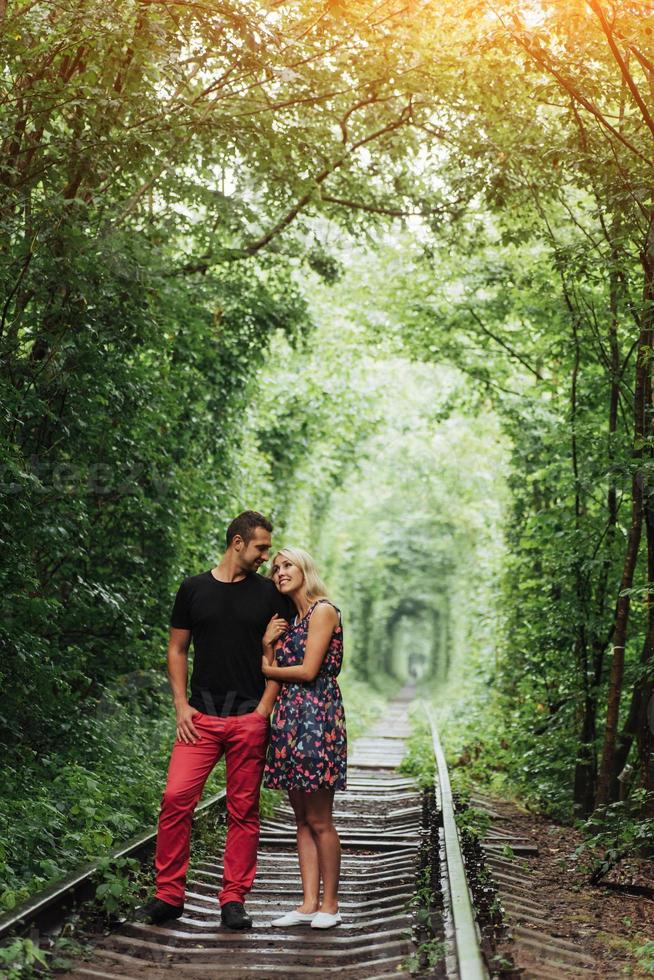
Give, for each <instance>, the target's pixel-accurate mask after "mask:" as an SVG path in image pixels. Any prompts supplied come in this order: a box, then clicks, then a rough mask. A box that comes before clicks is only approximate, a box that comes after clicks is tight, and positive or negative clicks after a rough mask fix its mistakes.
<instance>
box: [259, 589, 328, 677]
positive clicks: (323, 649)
mask: <svg viewBox="0 0 654 980" xmlns="http://www.w3.org/2000/svg"><path fill="white" fill-rule="evenodd" d="M337 626H338V613H337V612H336V610H335V609H334V607H333V606H332V605H329V604H328V603H326V602H321V603H320V605H319V606H316V608H315V609H314V611H313V612H312V613H311V619H310V620H309V632H308V634H307V645H306V649H305V651H304V662H303V663H301V664H298V665H297V667H277V666H274V665H272V664H270V663H269V662H268V660H267V658H266V657H265V655H264V657H263V658H262V663H261V669H262V671H263V673H264V674H265V676H266V677H270V678H271V679H272V680H274V681H312V680H314V678H315V677H316V676H317V674H318V671H319V670H320V665H321V664H322V662H323V660H324V658H325V654H326V653H327V650H328V648H329V644H330V641H331V638H332V634H333V632H334V630H335V629H336V627H337Z"/></svg>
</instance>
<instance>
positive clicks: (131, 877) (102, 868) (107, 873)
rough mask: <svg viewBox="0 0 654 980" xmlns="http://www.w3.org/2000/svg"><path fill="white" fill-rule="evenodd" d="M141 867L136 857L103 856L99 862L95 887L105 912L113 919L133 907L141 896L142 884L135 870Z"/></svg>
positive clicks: (96, 894)
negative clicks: (97, 882)
mask: <svg viewBox="0 0 654 980" xmlns="http://www.w3.org/2000/svg"><path fill="white" fill-rule="evenodd" d="M139 869H140V865H139V862H138V861H136V860H134V858H113V859H110V858H102V859H101V860H100V861H99V862H98V870H97V873H96V878H97V879H98V881H99V884H98V885H97V887H96V889H95V897H96V898H97V899H98V902H99V904H100V907H101V909H102V912H103V914H104V915H105V916H106V917H107V918H109V919H111V918H116V917H117V916H118V915H119V914H120V913H123V912H126V911H127V910H128V909H132V908H133V907H134V905H135V904H136V902H137V899H138V898H139V892H140V884H139V881H138V879H137V878H136V877H135V872H137V871H138V870H139Z"/></svg>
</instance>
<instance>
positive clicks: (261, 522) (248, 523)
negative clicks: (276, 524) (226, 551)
mask: <svg viewBox="0 0 654 980" xmlns="http://www.w3.org/2000/svg"><path fill="white" fill-rule="evenodd" d="M258 527H262V528H263V529H264V531H270V532H272V529H273V526H272V524H271V523H270V521H269V520H268V518H267V517H264V516H263V514H260V513H259V512H258V511H256V510H244V511H243V513H242V514H239V515H238V517H235V518H234V520H233V521H232V523H231V524H230V525H229V527H228V528H227V531H226V533H225V541H226V544H227V547H228V548H229V546H230V544H231V543H232V539H233V538H234V537H236V535H237V534H240V536H241V537H242V538H243V540H244V541H245V543H246V544H247V543H248V541H249V540H250V538H251V537H252V535H253V534H254V532H255V530H256V528H258Z"/></svg>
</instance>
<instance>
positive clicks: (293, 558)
mask: <svg viewBox="0 0 654 980" xmlns="http://www.w3.org/2000/svg"><path fill="white" fill-rule="evenodd" d="M280 555H283V556H284V558H288V560H289V561H290V562H291V563H292V564H293V565H296V566H297V567H298V568H299V569H300V571H301V572H302V574H303V575H304V585H305V588H306V590H307V598H308V599H328V598H329V595H328V593H327V586H326V585H325V583H324V582H323V580H322V579H321V578H320V575H319V574H318V569H317V568H316V563H315V561H314V560H313V558H312V557H311V555H310V554H309V552H308V551H305V550H304V549H303V548H280V549H279V551H278V552H277V553H276V554H275V557H274V558H273V561H272V564H271V566H270V573H269V576H268V577H269V578H272V574H273V568H274V566H275V561H276V560H277V558H278V557H279V556H280Z"/></svg>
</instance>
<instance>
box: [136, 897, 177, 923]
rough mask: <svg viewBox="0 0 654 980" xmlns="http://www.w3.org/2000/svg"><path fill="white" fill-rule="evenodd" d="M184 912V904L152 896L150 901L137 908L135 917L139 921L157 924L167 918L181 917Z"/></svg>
mask: <svg viewBox="0 0 654 980" xmlns="http://www.w3.org/2000/svg"><path fill="white" fill-rule="evenodd" d="M183 912H184V906H183V905H171V904H170V902H164V900H163V899H162V898H151V899H150V901H149V902H146V904H145V905H142V906H141V907H140V908H138V909H137V910H136V914H135V916H134V918H135V919H136V920H137V921H138V922H149V923H150V924H151V925H157V924H158V923H159V922H165V921H166V920H167V919H179V917H180V915H182V914H183Z"/></svg>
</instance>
